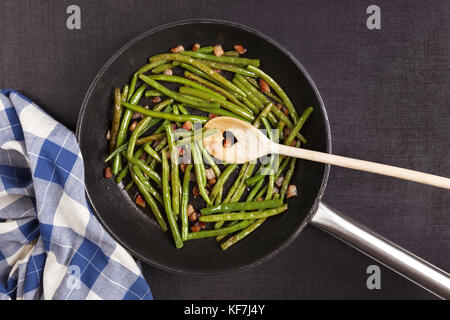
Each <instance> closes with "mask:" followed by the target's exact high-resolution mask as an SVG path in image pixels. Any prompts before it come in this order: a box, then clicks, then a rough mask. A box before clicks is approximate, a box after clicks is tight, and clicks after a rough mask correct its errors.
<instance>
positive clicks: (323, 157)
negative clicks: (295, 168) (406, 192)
mask: <svg viewBox="0 0 450 320" xmlns="http://www.w3.org/2000/svg"><path fill="white" fill-rule="evenodd" d="M272 151H273V152H274V153H279V154H282V155H285V156H289V157H295V158H301V159H305V160H311V161H315V162H321V163H328V164H332V165H334V166H339V167H344V168H350V169H355V170H360V171H366V172H372V173H376V174H381V175H385V176H390V177H395V178H400V179H404V180H410V181H415V182H419V183H423V184H428V185H431V186H435V187H439V188H444V189H450V179H449V178H445V177H441V176H435V175H432V174H428V173H423V172H419V171H414V170H409V169H404V168H399V167H394V166H389V165H386V164H381V163H375V162H370V161H364V160H358V159H352V158H347V157H341V156H336V155H334V154H330V153H323V152H318V151H312V150H307V149H301V148H295V147H288V146H285V145H281V144H278V145H277V144H275V145H274V148H273V150H272Z"/></svg>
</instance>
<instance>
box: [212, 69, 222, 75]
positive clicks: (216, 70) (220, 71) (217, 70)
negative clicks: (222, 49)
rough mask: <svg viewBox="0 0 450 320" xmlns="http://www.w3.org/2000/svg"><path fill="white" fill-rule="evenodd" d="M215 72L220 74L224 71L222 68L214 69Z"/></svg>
mask: <svg viewBox="0 0 450 320" xmlns="http://www.w3.org/2000/svg"><path fill="white" fill-rule="evenodd" d="M213 70H214V71H215V72H217V73H219V74H221V73H222V70H220V69H213Z"/></svg>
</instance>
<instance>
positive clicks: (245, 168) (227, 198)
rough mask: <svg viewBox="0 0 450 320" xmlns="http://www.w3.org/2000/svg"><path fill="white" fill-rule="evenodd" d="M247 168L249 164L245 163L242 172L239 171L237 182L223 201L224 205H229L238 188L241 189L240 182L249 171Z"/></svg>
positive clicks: (235, 181)
mask: <svg viewBox="0 0 450 320" xmlns="http://www.w3.org/2000/svg"><path fill="white" fill-rule="evenodd" d="M247 166H248V163H244V164H243V165H242V167H241V171H239V175H238V177H237V178H236V180H234V183H233V185H232V186H231V187H230V189H229V190H228V193H227V196H226V197H225V199H224V200H223V202H224V203H228V202H230V201H231V198H232V197H233V195H234V194H235V192H236V190H237V188H239V186H240V182H241V179H242V177H243V176H244V174H245V172H246V171H247Z"/></svg>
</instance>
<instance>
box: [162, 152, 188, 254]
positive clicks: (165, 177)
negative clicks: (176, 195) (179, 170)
mask: <svg viewBox="0 0 450 320" xmlns="http://www.w3.org/2000/svg"><path fill="white" fill-rule="evenodd" d="M161 159H162V185H163V200H164V208H165V210H166V217H167V221H169V226H170V231H171V232H172V236H173V240H174V242H175V247H176V248H177V249H179V248H181V247H182V246H183V240H182V239H181V236H180V232H179V231H178V227H177V222H176V220H175V215H174V213H173V211H172V201H171V199H170V185H169V171H170V169H169V161H168V159H167V154H166V150H162V155H161Z"/></svg>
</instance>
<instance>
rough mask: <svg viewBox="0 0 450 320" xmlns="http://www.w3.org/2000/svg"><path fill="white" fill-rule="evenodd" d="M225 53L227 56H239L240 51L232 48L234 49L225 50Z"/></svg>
mask: <svg viewBox="0 0 450 320" xmlns="http://www.w3.org/2000/svg"><path fill="white" fill-rule="evenodd" d="M223 55H224V56H226V57H239V53H238V52H237V51H234V50H232V51H225V52H224V53H223Z"/></svg>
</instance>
